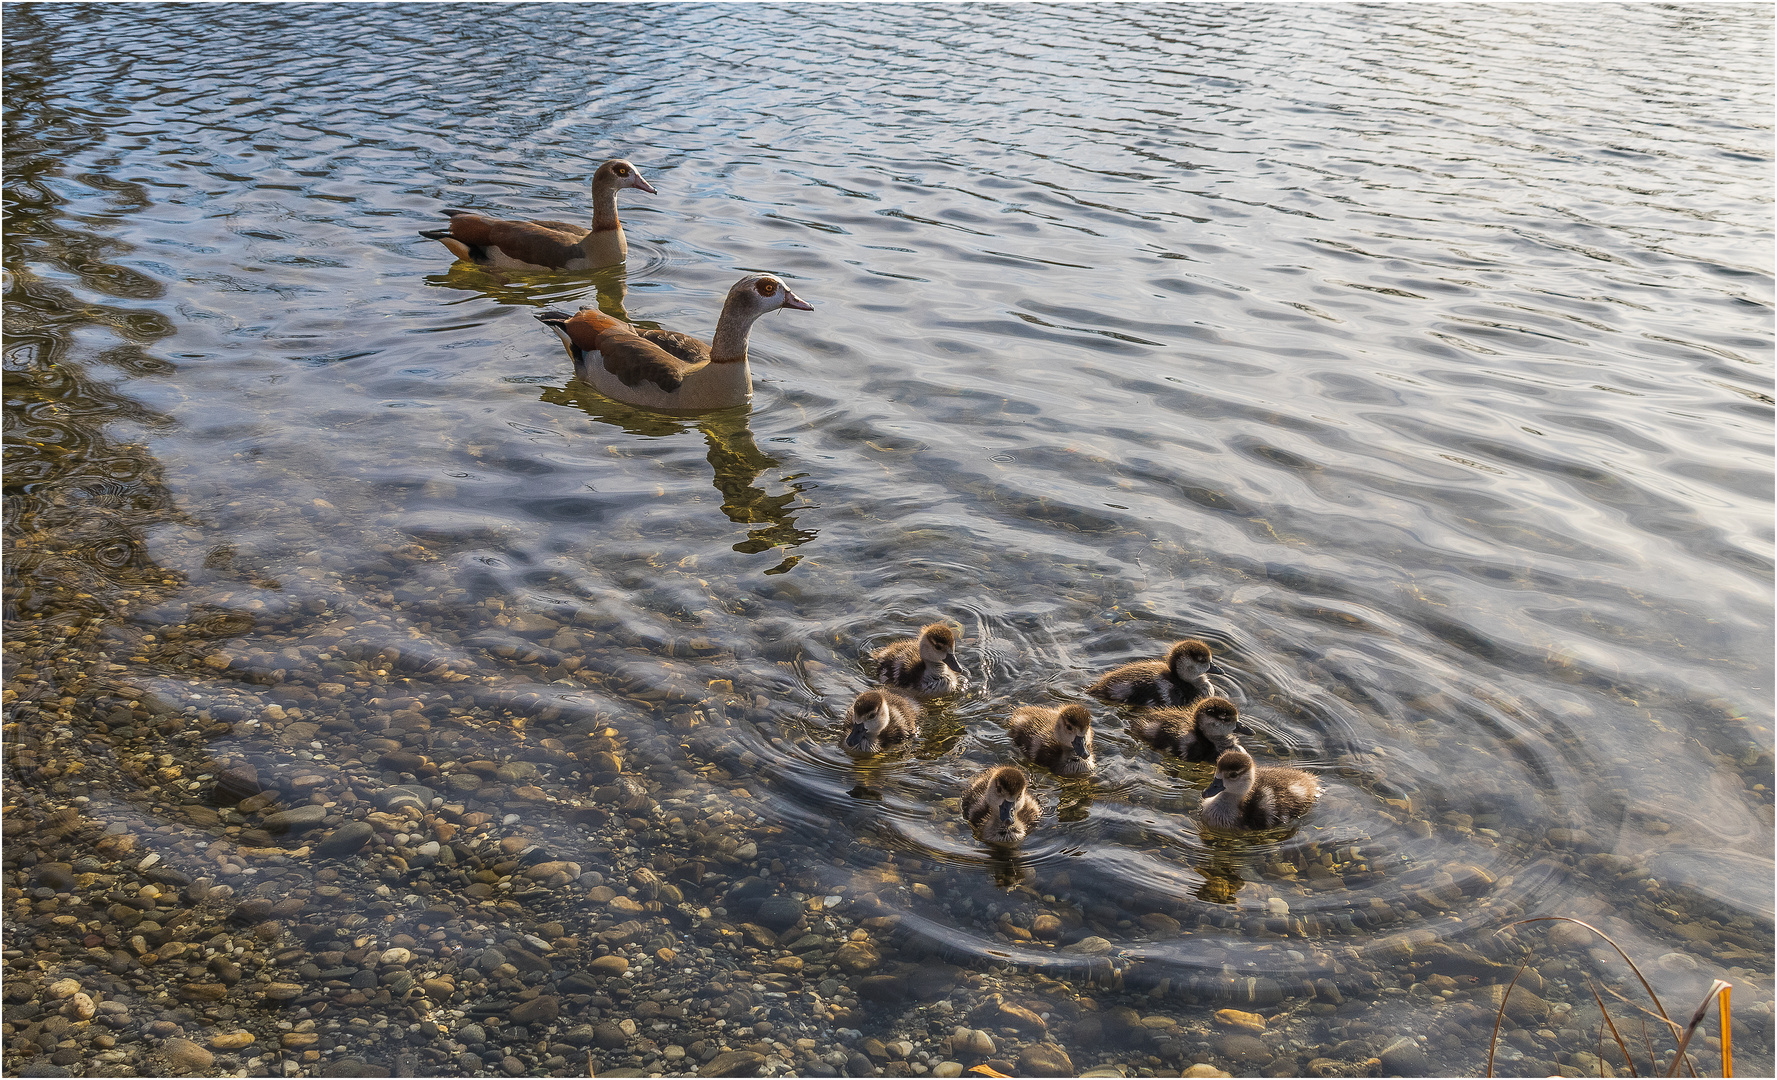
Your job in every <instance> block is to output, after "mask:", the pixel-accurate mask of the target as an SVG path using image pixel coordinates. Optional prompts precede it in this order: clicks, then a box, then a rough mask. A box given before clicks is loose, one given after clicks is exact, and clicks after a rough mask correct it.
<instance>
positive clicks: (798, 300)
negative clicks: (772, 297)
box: [784, 285, 814, 311]
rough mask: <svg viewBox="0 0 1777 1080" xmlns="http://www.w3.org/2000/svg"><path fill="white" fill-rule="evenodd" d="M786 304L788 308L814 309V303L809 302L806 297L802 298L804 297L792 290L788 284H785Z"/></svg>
mask: <svg viewBox="0 0 1777 1080" xmlns="http://www.w3.org/2000/svg"><path fill="white" fill-rule="evenodd" d="M784 306H785V307H787V308H795V309H796V310H797V311H813V310H814V305H813V304H811V303H809V302H808V301H807V300H804V299H802V297H800V296H797V295H796V294H795V293H793V292H791V291H790V287H789V286H788V285H785V286H784Z"/></svg>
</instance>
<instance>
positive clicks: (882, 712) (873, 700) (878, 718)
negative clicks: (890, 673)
mask: <svg viewBox="0 0 1777 1080" xmlns="http://www.w3.org/2000/svg"><path fill="white" fill-rule="evenodd" d="M850 719H851V730H850V731H848V732H847V733H846V736H845V745H847V746H858V745H861V744H862V743H863V742H865V741H866V740H874V739H876V738H878V737H879V736H881V734H882V733H883V731H884V729H886V728H887V727H888V725H889V702H888V697H887V695H885V694H883V692H882V691H880V690H866V691H864V692H863V693H862V694H859V695H858V697H857V700H856V701H853V702H852V703H851V717H850Z"/></svg>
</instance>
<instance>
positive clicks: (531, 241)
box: [420, 161, 655, 270]
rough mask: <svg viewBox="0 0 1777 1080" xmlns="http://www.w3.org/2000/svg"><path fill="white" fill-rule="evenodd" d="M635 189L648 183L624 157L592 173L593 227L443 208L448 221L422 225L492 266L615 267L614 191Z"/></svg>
mask: <svg viewBox="0 0 1777 1080" xmlns="http://www.w3.org/2000/svg"><path fill="white" fill-rule="evenodd" d="M622 188H635V189H636V190H637V191H645V192H647V193H648V194H650V195H653V194H655V191H654V188H653V185H651V184H649V183H648V181H646V180H644V179H642V174H641V173H639V172H637V171H636V167H635V166H634V165H631V164H630V163H629V162H627V161H607V162H605V163H604V164H603V165H600V166H599V167H598V171H597V172H595V173H593V174H592V229H591V231H588V230H587V229H585V228H583V227H581V226H579V225H575V224H573V223H571V222H567V221H505V220H502V219H500V218H490V217H482V216H481V215H480V214H476V213H471V212H470V211H468V210H446V211H445V212H444V213H445V216H446V217H448V218H450V225H449V227H447V228H443V229H422V230H421V231H420V235H421V236H424V237H426V238H428V239H431V240H436V241H438V242H439V243H441V244H443V245H444V246H445V247H447V248H449V249H450V253H451V254H452V255H455V256H456V257H457V258H459V259H464V260H466V261H468V262H473V263H480V264H482V265H483V266H491V267H493V268H494V269H496V270H597V269H598V268H599V267H601V266H616V265H617V264H618V263H620V262H622V261H623V260H624V259H625V258H626V257H628V255H629V242H628V241H626V240H625V239H624V238H623V223H622V222H620V221H618V220H617V192H618V191H619V190H620V189H622Z"/></svg>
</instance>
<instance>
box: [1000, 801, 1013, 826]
mask: <svg viewBox="0 0 1777 1080" xmlns="http://www.w3.org/2000/svg"><path fill="white" fill-rule="evenodd" d="M1000 820H1001V821H1011V820H1012V800H1011V799H1007V800H1005V801H1004V802H1002V803H1000Z"/></svg>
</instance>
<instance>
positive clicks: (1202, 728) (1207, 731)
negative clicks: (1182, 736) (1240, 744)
mask: <svg viewBox="0 0 1777 1080" xmlns="http://www.w3.org/2000/svg"><path fill="white" fill-rule="evenodd" d="M1192 715H1193V717H1194V718H1195V719H1196V721H1197V730H1198V732H1200V733H1201V734H1202V735H1203V737H1204V738H1206V739H1208V740H1209V741H1210V742H1213V743H1217V744H1221V743H1226V742H1228V741H1229V740H1230V739H1232V738H1234V733H1235V731H1236V730H1238V729H1239V727H1240V710H1239V709H1237V708H1235V707H1234V703H1233V702H1232V701H1229V700H1228V699H1227V698H1225V697H1210V698H1204V699H1203V700H1202V701H1200V702H1198V703H1197V706H1196V709H1195V710H1194V711H1193V713H1192Z"/></svg>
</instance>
